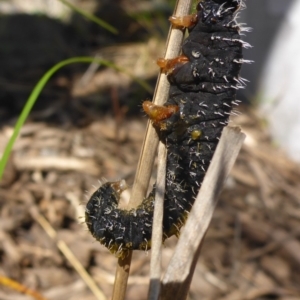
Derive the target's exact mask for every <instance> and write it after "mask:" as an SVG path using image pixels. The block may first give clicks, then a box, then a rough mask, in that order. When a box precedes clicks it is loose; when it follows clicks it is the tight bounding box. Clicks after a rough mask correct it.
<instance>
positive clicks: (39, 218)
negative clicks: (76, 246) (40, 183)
mask: <svg viewBox="0 0 300 300" xmlns="http://www.w3.org/2000/svg"><path fill="white" fill-rule="evenodd" d="M30 214H31V216H32V217H33V218H34V219H35V221H37V222H38V223H39V224H40V225H41V227H42V228H43V229H44V230H45V232H46V233H47V234H48V236H49V237H50V238H52V239H53V240H55V241H56V246H57V248H58V249H59V250H60V251H61V253H62V254H63V255H64V256H65V257H66V259H67V260H68V261H69V262H70V264H71V265H72V266H73V268H74V269H75V270H76V271H77V272H78V274H79V275H80V276H81V278H82V279H83V281H84V282H85V283H86V285H87V286H88V287H89V288H90V290H91V291H92V292H93V294H94V295H95V297H96V299H98V300H106V297H105V295H104V294H103V293H102V291H101V290H100V289H99V288H98V286H97V284H96V283H95V281H94V280H93V278H92V277H91V276H90V275H89V273H88V272H87V271H86V269H85V268H84V267H83V265H82V264H81V263H80V261H79V260H78V259H77V258H76V257H75V255H74V254H73V252H72V251H71V250H70V248H69V247H68V245H67V244H66V243H65V242H64V241H63V240H56V239H57V233H56V231H55V230H54V229H53V227H52V226H51V225H50V223H49V222H48V221H47V220H46V219H45V218H44V217H43V216H42V215H41V214H40V213H39V212H38V210H37V209H36V208H35V207H32V208H31V209H30Z"/></svg>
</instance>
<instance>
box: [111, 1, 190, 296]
mask: <svg viewBox="0 0 300 300" xmlns="http://www.w3.org/2000/svg"><path fill="white" fill-rule="evenodd" d="M190 6H191V0H178V1H177V5H176V8H175V11H174V14H175V15H177V16H180V15H186V14H188V13H189V11H190ZM183 36H184V33H183V31H182V30H179V29H173V30H170V32H169V36H168V39H167V46H166V49H167V50H166V54H165V57H166V58H172V57H176V56H177V55H178V54H179V52H180V50H181V44H182V40H183ZM168 95H169V83H168V80H167V77H166V75H164V74H162V73H160V75H159V77H158V80H157V84H156V89H155V92H154V98H153V102H154V103H156V104H163V103H164V102H166V100H167V97H168ZM157 145H158V137H157V134H156V132H155V130H154V128H153V127H152V125H151V124H150V122H148V125H147V129H146V134H145V139H144V142H143V146H142V151H141V155H140V158H139V163H138V166H137V171H136V175H135V180H134V183H133V188H132V194H131V198H130V201H129V208H130V207H137V206H138V205H139V204H140V203H141V202H142V200H143V198H144V197H145V195H146V192H147V188H148V185H149V181H150V176H151V170H152V166H153V162H154V157H155V153H156V149H157ZM131 255H132V254H131V253H130V254H129V256H128V257H127V258H125V259H124V260H123V259H122V258H120V259H119V260H118V267H117V270H116V280H115V284H114V293H113V297H112V299H113V300H122V299H124V298H125V292H126V285H127V280H128V274H129V269H130V261H131ZM116 291H117V292H116Z"/></svg>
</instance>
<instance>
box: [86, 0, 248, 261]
mask: <svg viewBox="0 0 300 300" xmlns="http://www.w3.org/2000/svg"><path fill="white" fill-rule="evenodd" d="M240 5H241V0H227V1H226V0H204V1H201V2H200V3H199V4H198V6H197V21H196V24H195V25H194V26H193V27H191V28H189V36H188V37H187V38H186V40H185V41H184V43H183V46H182V52H183V54H184V55H185V56H187V57H188V58H189V61H188V62H187V63H184V64H178V65H176V66H175V68H174V70H173V71H172V72H171V73H170V74H169V75H168V79H169V82H170V84H171V88H170V94H169V99H168V101H167V103H166V104H165V105H170V104H172V105H178V106H179V111H178V113H175V114H173V115H172V116H171V117H170V118H169V119H166V120H164V121H163V123H164V126H162V127H164V130H161V131H160V132H159V133H158V134H159V136H160V139H161V140H162V141H163V142H164V143H165V144H166V147H167V151H168V152H167V153H168V156H167V178H166V192H165V200H164V201H165V202H164V220H163V232H164V238H167V237H169V236H171V235H173V234H177V233H178V232H179V229H180V228H181V226H182V225H183V224H184V222H185V219H186V217H187V215H188V213H189V211H190V209H191V207H192V205H193V203H194V200H195V197H196V196H197V194H198V191H199V189H200V186H201V182H202V180H203V178H204V175H205V173H206V171H207V169H208V166H209V164H210V161H211V159H212V156H213V154H214V151H215V149H216V146H217V144H218V139H219V137H220V135H221V132H222V129H223V127H224V126H226V125H227V123H228V117H229V115H230V112H231V109H232V104H233V103H234V100H235V97H236V90H237V89H238V88H239V87H240V86H241V84H242V82H241V81H240V79H239V71H240V67H241V64H242V62H243V59H242V48H243V47H246V46H247V44H246V43H245V42H243V41H242V40H240V35H239V26H238V25H237V24H236V22H235V14H236V11H237V10H238V9H239V7H240ZM118 199H119V191H117V188H116V183H106V184H104V185H102V186H101V187H100V188H99V189H98V190H97V191H96V192H95V193H94V194H93V195H92V197H91V199H90V200H89V202H88V204H87V207H86V223H87V225H88V228H89V230H90V231H91V233H92V235H93V236H94V237H95V238H96V239H97V240H99V241H100V242H101V243H102V244H104V245H105V246H106V247H107V248H108V249H110V251H111V252H113V253H116V254H117V255H118V256H120V255H124V253H125V252H126V251H128V250H132V249H149V248H150V246H151V244H150V242H151V232H152V221H153V209H154V190H153V191H152V192H151V193H150V195H149V196H148V197H147V198H146V199H144V201H143V203H142V204H141V205H140V206H139V207H138V208H136V209H132V210H122V209H119V208H118Z"/></svg>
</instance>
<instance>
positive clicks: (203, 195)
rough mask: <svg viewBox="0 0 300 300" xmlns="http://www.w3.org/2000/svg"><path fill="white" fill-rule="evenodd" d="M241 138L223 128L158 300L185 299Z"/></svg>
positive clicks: (241, 136)
mask: <svg viewBox="0 0 300 300" xmlns="http://www.w3.org/2000/svg"><path fill="white" fill-rule="evenodd" d="M244 139H245V135H244V134H243V133H241V132H240V129H239V128H237V127H234V128H232V127H226V128H224V130H223V133H222V136H221V139H220V142H219V144H218V147H217V149H216V152H215V154H214V157H213V160H212V162H211V164H210V167H209V169H208V171H207V174H206V176H205V178H204V181H203V183H202V186H201V189H200V192H199V194H198V196H197V199H196V201H195V203H194V205H193V208H192V210H191V213H190V214H189V218H188V220H187V223H186V226H185V227H184V229H183V231H182V233H181V237H180V239H179V241H178V244H177V247H176V249H175V252H174V255H173V257H172V259H171V261H170V264H169V266H168V268H167V271H166V273H165V275H164V278H163V282H162V283H163V286H162V296H161V299H163V300H171V299H172V300H174V299H181V300H182V299H186V297H187V294H188V291H189V286H190V282H191V279H192V277H193V273H194V269H195V265H196V261H197V258H198V255H199V253H200V248H201V242H202V241H203V238H204V236H205V233H206V231H207V229H208V226H209V223H210V221H211V218H212V215H213V212H214V209H215V206H216V204H217V199H218V196H219V194H220V192H221V190H222V187H223V184H224V182H225V179H226V177H227V175H228V174H229V171H230V169H231V168H232V166H233V164H234V162H235V160H236V158H237V155H238V153H239V151H240V148H241V146H242V143H243V141H244ZM175 295H176V296H175ZM174 297H175V298H174Z"/></svg>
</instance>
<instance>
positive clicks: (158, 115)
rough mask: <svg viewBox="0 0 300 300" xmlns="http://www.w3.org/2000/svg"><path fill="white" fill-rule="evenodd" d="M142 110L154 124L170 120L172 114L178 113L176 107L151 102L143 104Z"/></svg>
mask: <svg viewBox="0 0 300 300" xmlns="http://www.w3.org/2000/svg"><path fill="white" fill-rule="evenodd" d="M143 109H144V111H145V113H146V114H147V115H148V117H149V118H150V120H151V121H152V122H153V123H154V124H159V122H161V121H163V120H165V119H168V118H170V117H171V116H172V115H173V114H174V113H176V112H178V110H179V107H178V105H168V106H161V105H156V104H154V103H152V102H151V101H144V102H143Z"/></svg>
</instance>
